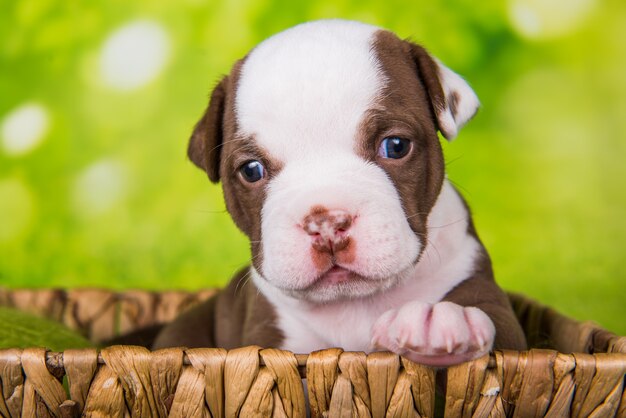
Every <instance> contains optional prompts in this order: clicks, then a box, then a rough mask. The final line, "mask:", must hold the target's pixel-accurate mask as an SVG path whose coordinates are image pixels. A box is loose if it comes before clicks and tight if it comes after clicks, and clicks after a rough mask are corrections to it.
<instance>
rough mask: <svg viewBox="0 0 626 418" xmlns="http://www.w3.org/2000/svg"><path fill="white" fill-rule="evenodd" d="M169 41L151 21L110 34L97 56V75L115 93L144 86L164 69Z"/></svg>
mask: <svg viewBox="0 0 626 418" xmlns="http://www.w3.org/2000/svg"><path fill="white" fill-rule="evenodd" d="M169 50H170V40H169V36H168V34H167V32H166V31H165V29H163V27H162V26H161V25H160V24H158V23H155V22H151V21H135V22H132V23H129V24H127V25H125V26H123V27H121V28H119V29H117V30H116V31H115V32H113V33H112V34H111V35H110V36H109V37H108V39H107V40H106V41H105V43H104V46H103V48H102V52H101V55H100V74H101V76H102V79H103V80H104V82H105V83H106V84H107V85H108V86H110V87H113V88H115V89H117V90H122V91H128V90H134V89H137V88H140V87H143V86H145V85H146V84H148V83H150V82H151V81H153V80H154V79H155V78H156V77H157V76H158V75H159V74H160V73H161V71H162V70H163V67H164V66H165V63H166V61H167V58H168V56H169Z"/></svg>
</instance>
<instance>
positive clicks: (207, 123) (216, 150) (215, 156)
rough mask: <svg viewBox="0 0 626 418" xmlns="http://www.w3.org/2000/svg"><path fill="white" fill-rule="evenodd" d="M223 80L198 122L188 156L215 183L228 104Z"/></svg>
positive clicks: (214, 90)
mask: <svg viewBox="0 0 626 418" xmlns="http://www.w3.org/2000/svg"><path fill="white" fill-rule="evenodd" d="M227 80H228V77H224V78H222V80H221V81H220V82H219V83H218V85H217V86H216V87H215V89H213V92H212V93H211V99H210V101H209V107H207V109H206V111H205V112H204V115H203V116H202V119H200V120H199V121H198V123H197V124H196V127H195V128H194V130H193V133H192V134H191V138H190V139H189V146H188V148H187V155H188V156H189V159H190V160H191V161H192V162H193V163H194V164H195V165H197V166H198V167H200V168H201V169H203V170H204V171H206V173H207V174H208V175H209V179H210V180H211V181H212V182H213V183H217V182H218V181H219V180H220V154H221V151H222V141H223V140H224V138H223V121H224V109H225V102H226V83H227Z"/></svg>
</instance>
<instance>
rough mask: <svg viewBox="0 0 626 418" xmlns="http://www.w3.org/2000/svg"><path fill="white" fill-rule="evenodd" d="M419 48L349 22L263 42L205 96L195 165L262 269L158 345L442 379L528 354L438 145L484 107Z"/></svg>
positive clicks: (186, 318) (179, 323)
mask: <svg viewBox="0 0 626 418" xmlns="http://www.w3.org/2000/svg"><path fill="white" fill-rule="evenodd" d="M478 105H479V103H478V99H477V98H476V95H475V94H474V92H473V91H472V89H471V88H470V87H469V85H468V84H467V83H466V82H465V81H464V80H463V79H462V78H461V77H460V76H458V75H457V74H455V73H454V72H452V71H451V70H449V69H448V68H446V67H445V66H443V65H442V64H441V63H440V62H438V61H437V60H436V59H433V58H432V57H431V56H429V55H428V53H427V52H426V51H425V50H424V49H423V48H422V47H420V46H418V45H415V44H412V43H410V42H407V41H404V40H401V39H399V38H397V37H396V36H395V35H394V34H392V33H390V32H388V31H385V30H381V29H379V28H376V27H373V26H369V25H365V24H361V23H356V22H349V21H342V20H327V21H317V22H311V23H306V24H302V25H299V26H296V27H294V28H291V29H289V30H286V31H284V32H282V33H279V34H277V35H275V36H273V37H271V38H269V39H268V40H266V41H264V42H263V43H261V44H260V45H259V46H257V47H256V48H255V49H253V50H252V51H251V52H250V53H249V54H248V55H247V56H246V57H245V58H243V59H242V60H240V61H239V62H237V63H236V64H235V66H234V67H233V69H232V71H231V73H230V74H229V75H228V76H227V77H224V79H223V80H222V81H221V82H220V83H219V84H218V86H217V87H216V88H215V90H214V91H213V94H212V95H211V100H210V104H209V107H208V109H207V111H206V113H205V114H204V116H203V117H202V119H201V120H200V122H199V123H198V124H197V126H196V128H195V131H194V133H193V136H192V137H191V141H190V143H189V157H190V158H191V160H192V161H193V162H194V163H195V164H196V165H197V166H199V167H201V168H202V169H204V170H205V171H206V172H207V173H208V176H209V178H210V179H211V181H213V182H218V181H220V180H221V182H222V185H223V189H224V196H225V200H226V206H227V208H228V211H229V212H230V214H231V215H232V217H233V219H234V221H235V223H236V224H237V226H238V227H239V228H241V230H242V231H243V232H244V233H245V234H246V235H247V236H248V237H249V238H250V243H251V250H252V265H251V266H250V267H249V268H248V269H247V270H245V271H243V272H241V273H240V274H239V275H238V276H237V277H235V278H234V279H233V280H232V282H231V284H230V286H229V287H227V288H226V289H224V290H223V291H222V292H221V293H219V295H218V296H217V297H215V298H213V299H211V300H210V301H208V302H206V303H204V304H203V305H201V306H199V307H197V308H195V309H193V310H191V311H189V312H187V313H185V314H183V315H182V316H181V317H180V318H178V319H177V320H176V321H174V322H173V323H172V324H170V325H168V326H167V327H166V328H165V329H164V330H163V331H162V333H161V334H160V336H159V337H158V339H157V342H156V344H155V347H166V346H181V345H182V346H188V347H199V346H219V347H226V348H231V347H236V346H241V345H248V344H258V345H261V346H273V347H279V348H282V349H287V350H291V351H294V352H300V353H306V352H310V351H313V350H318V349H321V348H327V347H342V348H344V349H345V350H355V351H372V350H379V349H380V350H390V351H393V352H396V353H399V354H402V355H404V356H406V357H408V358H410V359H412V360H414V361H418V362H421V363H426V364H431V365H437V366H445V365H450V364H454V363H457V362H461V361H465V360H468V359H472V358H475V357H478V356H481V355H483V354H484V353H486V352H487V351H489V350H490V349H491V348H492V347H494V342H495V347H496V348H509V349H524V348H525V345H526V343H525V339H524V335H523V333H522V330H521V328H520V326H519V324H518V322H517V320H516V318H515V316H514V314H513V312H512V309H511V306H510V305H509V302H508V299H507V297H506V295H505V294H504V293H503V292H502V291H501V290H500V289H499V288H498V287H497V285H496V284H495V282H494V279H493V273H492V269H491V265H490V260H489V256H488V255H487V252H486V251H485V249H484V247H483V245H482V244H481V242H480V240H479V239H478V237H477V235H476V233H475V231H474V227H473V225H472V221H471V219H470V214H469V211H468V209H467V206H466V205H465V203H464V201H463V199H462V198H461V197H460V196H459V194H458V193H457V192H456V191H455V190H454V188H453V187H452V186H451V185H450V183H449V182H448V181H447V180H446V179H445V173H444V161H443V156H442V150H441V144H440V142H439V138H438V135H437V131H440V132H441V133H442V134H443V135H444V136H445V137H446V138H448V139H452V138H453V137H454V136H456V134H457V131H458V130H459V128H460V127H461V126H462V125H463V124H464V123H465V122H467V121H468V120H469V119H470V118H471V117H472V116H473V115H474V113H475V112H476V110H477V108H478Z"/></svg>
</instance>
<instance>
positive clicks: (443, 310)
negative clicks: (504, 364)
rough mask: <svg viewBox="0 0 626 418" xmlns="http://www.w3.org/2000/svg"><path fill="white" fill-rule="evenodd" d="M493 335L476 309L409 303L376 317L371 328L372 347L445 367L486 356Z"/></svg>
mask: <svg viewBox="0 0 626 418" xmlns="http://www.w3.org/2000/svg"><path fill="white" fill-rule="evenodd" d="M495 334H496V330H495V327H494V325H493V322H492V321H491V319H489V317H488V316H487V314H485V313H484V312H483V311H481V310H480V309H478V308H474V307H462V306H460V305H457V304H455V303H452V302H439V303H436V304H434V305H431V304H428V303H423V302H410V303H407V304H406V305H404V306H402V307H401V308H399V309H391V310H389V311H387V312H385V313H384V314H382V315H381V316H380V318H378V320H377V321H376V322H375V323H374V326H373V327H372V346H373V347H374V349H379V350H389V351H392V352H394V353H397V354H400V355H402V356H404V357H406V358H408V359H410V360H412V361H415V362H417V363H422V364H427V365H431V366H438V367H445V366H451V365H453V364H457V363H462V362H464V361H468V360H472V359H475V358H478V357H480V356H482V355H484V354H486V353H487V352H489V350H490V349H491V347H492V346H493V340H494V337H495Z"/></svg>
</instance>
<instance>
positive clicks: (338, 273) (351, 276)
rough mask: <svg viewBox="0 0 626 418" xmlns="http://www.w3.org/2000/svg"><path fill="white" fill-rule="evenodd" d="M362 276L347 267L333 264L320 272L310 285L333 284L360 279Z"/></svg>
mask: <svg viewBox="0 0 626 418" xmlns="http://www.w3.org/2000/svg"><path fill="white" fill-rule="evenodd" d="M361 278H362V277H361V276H359V275H358V274H356V273H355V272H353V271H351V270H348V269H347V268H344V267H341V266H338V265H336V264H335V265H333V266H332V267H331V268H330V269H328V270H326V272H324V273H322V274H321V275H320V276H319V277H318V278H317V279H316V280H315V281H314V282H313V284H312V286H333V285H338V284H341V283H346V282H350V281H353V280H355V279H361Z"/></svg>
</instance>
